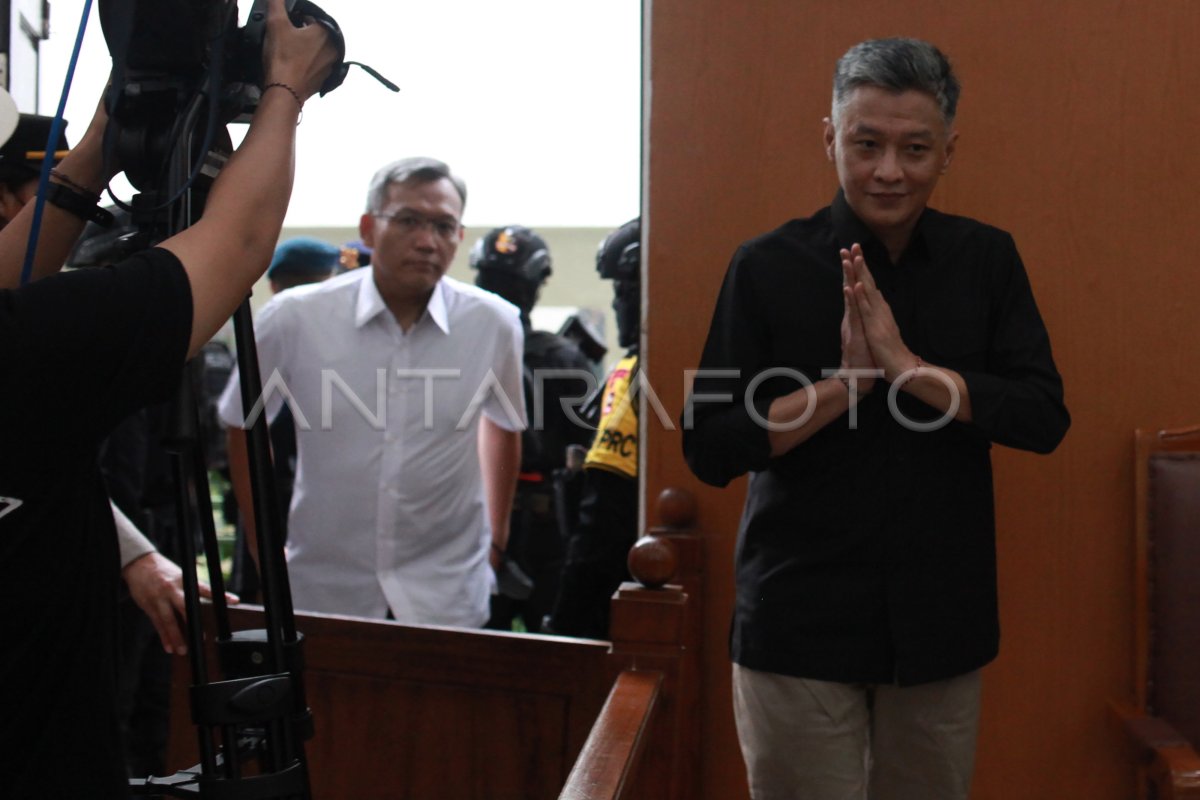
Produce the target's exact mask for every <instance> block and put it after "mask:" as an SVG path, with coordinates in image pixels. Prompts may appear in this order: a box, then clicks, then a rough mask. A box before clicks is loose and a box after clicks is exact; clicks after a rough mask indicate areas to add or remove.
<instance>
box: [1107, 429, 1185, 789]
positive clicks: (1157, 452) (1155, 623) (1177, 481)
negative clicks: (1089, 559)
mask: <svg viewBox="0 0 1200 800" xmlns="http://www.w3.org/2000/svg"><path fill="white" fill-rule="evenodd" d="M1135 487H1136V515H1137V520H1136V526H1135V536H1136V539H1135V542H1136V553H1135V559H1134V606H1135V608H1134V611H1135V616H1134V626H1135V627H1134V658H1135V661H1134V675H1135V686H1134V698H1133V703H1132V705H1130V704H1128V703H1114V704H1113V710H1114V712H1115V714H1116V716H1117V718H1118V719H1119V720H1120V721H1121V723H1122V724H1123V726H1124V728H1125V730H1126V731H1127V732H1128V734H1129V741H1130V742H1131V745H1132V747H1133V749H1134V751H1135V753H1136V760H1137V763H1138V770H1139V787H1138V791H1139V794H1138V796H1139V797H1140V798H1153V799H1154V800H1200V755H1197V752H1196V747H1197V746H1198V745H1200V426H1197V427H1193V428H1186V429H1179V430H1171V431H1150V430H1143V429H1139V430H1138V431H1137V432H1136V436H1135Z"/></svg>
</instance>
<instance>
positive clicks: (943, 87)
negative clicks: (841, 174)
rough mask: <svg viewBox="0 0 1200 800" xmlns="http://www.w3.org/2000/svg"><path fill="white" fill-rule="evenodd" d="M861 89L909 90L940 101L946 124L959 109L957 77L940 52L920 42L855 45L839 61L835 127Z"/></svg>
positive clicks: (875, 41)
mask: <svg viewBox="0 0 1200 800" xmlns="http://www.w3.org/2000/svg"><path fill="white" fill-rule="evenodd" d="M860 86H878V87H879V88H881V89H887V90H888V91H891V92H896V93H897V94H899V93H900V92H905V91H908V90H910V89H912V90H915V91H918V92H924V93H925V94H927V95H929V96H930V97H932V98H933V99H934V100H936V101H937V104H938V107H939V108H941V110H942V118H943V119H944V120H945V121H946V125H950V124H951V123H953V122H954V114H955V112H956V111H957V110H958V93H959V85H958V78H956V77H954V71H953V69H951V67H950V61H949V60H948V59H947V58H946V56H945V55H943V54H942V51H941V50H938V49H937V48H936V47H934V46H933V45H931V44H930V43H929V42H923V41H921V40H920V39H871V40H869V41H865V42H860V43H859V44H856V45H854V47H851V48H850V49H849V50H847V51H846V54H845V55H844V56H842V57H841V58H839V59H838V62H837V69H836V70H834V73H833V117H832V120H833V124H834V126H835V127H836V126H837V124H838V119H839V117H840V115H841V113H842V110H843V109H844V108H845V106H846V103H847V102H848V101H849V100H850V94H851V93H852V92H853V91H854V90H855V89H857V88H858V87H860Z"/></svg>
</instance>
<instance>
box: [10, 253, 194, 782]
mask: <svg viewBox="0 0 1200 800" xmlns="http://www.w3.org/2000/svg"><path fill="white" fill-rule="evenodd" d="M191 326H192V302H191V290H190V286H189V284H188V280H187V276H186V274H185V273H184V271H183V267H182V265H181V264H180V263H179V260H178V259H177V258H176V257H175V256H174V255H172V254H171V253H169V252H167V251H165V250H151V251H148V252H146V253H142V254H139V255H137V256H134V257H133V258H130V259H129V260H128V261H125V262H123V263H122V264H120V265H117V266H115V267H108V268H100V269H88V270H82V271H79V272H72V273H67V274H61V275H55V276H52V277H49V278H46V279H44V280H40V281H37V282H36V283H32V284H30V285H28V286H26V287H23V288H21V289H17V290H14V291H0V794H2V795H3V796H5V797H14V798H15V797H38V798H59V797H63V798H66V797H71V798H76V797H79V798H83V797H87V798H109V797H125V796H126V795H127V794H128V791H127V782H126V776H125V769H124V761H123V755H122V748H121V742H120V737H119V734H118V728H117V716H116V704H115V702H116V701H115V689H116V687H115V672H114V655H115V647H116V642H115V617H114V615H115V612H116V602H117V587H118V581H119V577H120V565H119V556H118V552H117V544H116V533H115V529H114V527H113V522H112V513H111V511H110V509H109V507H108V502H107V498H106V496H105V493H104V487H103V483H102V481H101V478H100V473H99V470H98V468H97V466H96V457H97V451H98V448H99V446H100V443H101V441H102V440H103V438H104V437H105V436H106V435H107V434H108V433H109V432H110V430H111V429H112V428H113V427H114V426H116V425H117V423H118V422H120V420H122V419H123V418H124V417H126V416H127V415H129V414H130V413H131V412H133V411H134V410H136V409H137V408H140V407H142V406H144V405H146V404H148V403H152V402H160V401H162V400H163V399H165V398H166V397H168V396H170V395H171V394H172V392H173V391H174V390H175V389H176V387H177V385H178V383H179V381H180V376H181V370H182V366H183V363H184V359H185V357H186V354H187V345H188V339H189V336H190V332H191Z"/></svg>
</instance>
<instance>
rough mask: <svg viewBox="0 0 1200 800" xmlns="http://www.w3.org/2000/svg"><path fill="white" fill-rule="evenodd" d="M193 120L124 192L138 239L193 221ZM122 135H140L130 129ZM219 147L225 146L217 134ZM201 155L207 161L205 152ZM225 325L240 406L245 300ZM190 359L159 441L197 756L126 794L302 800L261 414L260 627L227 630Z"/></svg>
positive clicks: (303, 782)
mask: <svg viewBox="0 0 1200 800" xmlns="http://www.w3.org/2000/svg"><path fill="white" fill-rule="evenodd" d="M201 116H202V115H201V114H200V112H199V105H198V104H194V105H193V106H192V108H191V109H190V110H189V118H187V119H185V125H184V128H185V130H186V131H187V134H186V137H187V138H186V139H185V140H184V142H185V143H184V144H183V145H182V146H179V147H176V148H174V149H175V150H176V151H178V152H177V153H176V154H175V155H173V156H172V157H171V159H172V166H171V168H170V170H169V178H168V179H167V180H166V182H165V184H166V185H165V187H163V188H162V189H157V190H153V191H147V192H142V193H141V194H139V195H137V196H136V197H135V198H134V203H133V206H132V214H133V220H134V224H135V226H136V227H137V228H138V231H139V234H138V235H139V236H140V237H143V238H145V239H146V243H147V244H149V243H153V242H158V241H162V240H163V239H165V238H167V237H168V236H170V235H173V234H174V233H177V232H178V231H180V230H183V229H184V228H186V227H187V226H189V225H191V224H192V223H193V222H194V221H195V220H196V219H198V218H199V216H200V213H201V210H202V208H203V204H204V194H205V191H206V186H205V185H203V183H195V182H194V181H193V178H194V176H195V170H194V169H193V166H192V165H193V163H194V156H193V150H194V148H195V145H196V144H197V142H196V141H195V139H196V138H198V137H196V136H195V134H194V132H195V131H196V130H197V125H196V123H197V121H199V119H200V117H201ZM222 131H224V129H223V128H222ZM210 133H211V131H210ZM128 138H132V139H134V140H137V141H139V142H144V141H145V137H144V136H142V135H133V136H130V137H128ZM209 139H211V136H210V137H209ZM220 144H221V146H222V147H223V148H225V149H227V148H228V135H227V134H225V135H224V136H223V137H222V142H221V143H220ZM202 157H203V158H205V159H207V160H211V156H210V154H208V153H204V154H202ZM163 198H167V200H163ZM234 329H235V335H236V340H237V350H238V366H239V371H240V375H241V393H242V400H243V405H244V408H245V409H250V408H251V407H253V405H254V404H255V402H256V400H257V398H258V397H259V396H260V395H261V393H262V381H261V379H260V377H259V370H258V357H257V350H256V348H255V341H254V330H253V322H252V320H251V313H250V303H249V299H247V300H245V301H243V303H242V305H241V306H240V307H239V309H238V311H237V312H236V314H235V316H234ZM201 366H202V365H201V364H200V361H199V359H194V360H193V361H192V362H190V363H189V365H188V367H187V368H186V369H185V371H184V374H183V376H182V380H181V382H180V387H179V390H178V392H177V393H176V397H175V400H174V404H173V405H174V413H173V418H174V419H173V422H172V424H171V425H170V432H169V433H168V436H167V441H166V444H167V447H168V449H169V450H170V451H171V452H172V459H171V460H172V462H173V467H172V470H173V475H174V479H175V485H176V491H177V495H178V500H177V513H178V525H177V531H178V535H179V536H180V541H179V543H178V545H179V546H178V552H179V553H180V554H181V559H182V566H183V582H184V596H185V603H186V609H187V617H188V623H189V624H188V653H189V662H190V663H189V666H190V671H191V676H192V685H191V690H190V705H191V713H192V721H193V723H194V724H195V727H196V733H197V742H198V748H199V754H200V763H199V764H197V765H196V766H195V767H192V768H191V769H188V770H184V771H182V772H179V773H176V774H174V775H171V776H168V777H150V778H144V779H134V780H131V781H130V789H131V791H132V792H133V793H134V794H135V795H137V796H161V795H167V796H171V797H200V798H214V800H259V799H260V798H262V799H265V798H286V799H287V800H292V799H293V798H296V799H301V800H307V799H308V798H310V797H311V792H310V788H309V779H308V768H307V762H306V760H305V755H304V747H303V741H304V740H305V739H307V738H309V737H311V735H312V720H311V715H310V713H309V712H308V708H307V703H306V701H305V695H304V683H303V656H302V636H301V635H300V634H299V633H298V632H297V631H296V627H295V615H294V612H293V608H292V603H291V590H290V587H289V583H288V575H287V566H286V563H285V561H284V557H283V549H282V543H281V541H280V539H281V536H280V531H281V529H282V526H281V520H282V517H281V509H280V507H279V499H278V493H277V488H276V485H275V482H274V475H273V471H272V466H271V456H270V443H269V435H268V431H267V421H266V419H265V415H259V416H258V418H257V419H256V420H255V421H254V423H253V424H252V425H251V426H250V428H249V430H248V432H247V433H248V441H247V452H248V459H249V465H250V476H251V488H252V492H253V498H254V503H253V506H254V514H255V521H256V525H257V530H258V544H259V565H260V569H261V573H262V593H263V606H264V610H265V620H266V627H265V628H264V629H261V630H252V631H236V632H235V631H232V630H230V623H229V613H228V607H227V605H226V602H225V594H224V579H223V576H222V574H221V562H220V554H219V551H218V547H217V542H216V528H215V525H214V522H213V509H212V503H211V499H210V494H209V486H208V478H207V459H206V458H205V453H204V445H203V439H202V437H201V436H200V435H199V434H200V427H201V425H200V416H199V407H198V402H197V388H196V387H197V383H198V381H199V379H200V373H199V370H200V367H201ZM198 540H199V541H200V542H201V545H200V548H201V549H203V552H204V554H205V557H206V560H207V562H208V577H209V585H210V586H211V587H212V590H213V618H214V620H215V636H214V638H213V640H212V642H211V643H208V642H206V640H205V634H204V631H203V629H202V626H201V624H200V619H201V607H200V600H199V584H198V580H197V577H196V573H195V569H194V568H193V567H192V565H194V564H195V563H196V556H197V549H198V548H197V541H198ZM206 644H211V645H212V647H214V648H215V651H216V656H217V659H216V660H217V663H218V667H217V669H216V672H217V673H218V674H217V675H215V676H214V675H212V674H211V673H212V672H213V671H212V670H210V664H209V661H208V658H207V656H208V648H206ZM248 773H253V774H248Z"/></svg>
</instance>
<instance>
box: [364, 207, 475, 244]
mask: <svg viewBox="0 0 1200 800" xmlns="http://www.w3.org/2000/svg"><path fill="white" fill-rule="evenodd" d="M371 216H373V217H375V218H376V219H382V220H385V221H387V222H388V224H390V225H395V226H396V227H397V228H398V229H399V230H400V232H401V233H403V234H404V235H405V236H408V235H410V234H414V233H416V232H417V231H423V230H425V229H426V228H429V229H430V230H432V231H433V232H434V233H436V234H437V235H438V236H440V237H441V238H443V239H446V240H450V239H453V238H454V237H455V235H457V234H458V220H456V219H430V218H428V217H422V216H421V215H420V214H414V213H412V212H411V211H401V212H399V213H396V214H372V215H371Z"/></svg>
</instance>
